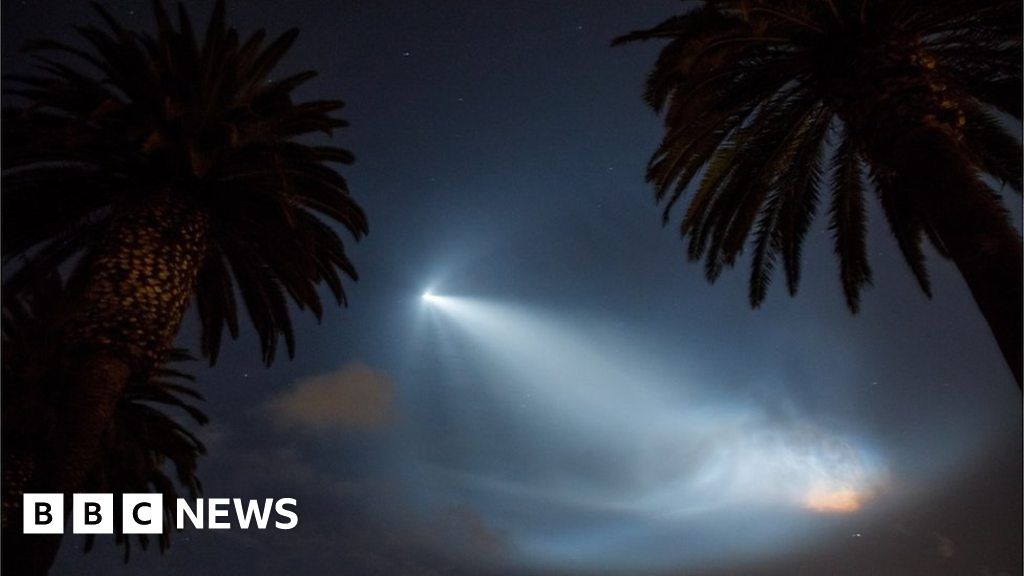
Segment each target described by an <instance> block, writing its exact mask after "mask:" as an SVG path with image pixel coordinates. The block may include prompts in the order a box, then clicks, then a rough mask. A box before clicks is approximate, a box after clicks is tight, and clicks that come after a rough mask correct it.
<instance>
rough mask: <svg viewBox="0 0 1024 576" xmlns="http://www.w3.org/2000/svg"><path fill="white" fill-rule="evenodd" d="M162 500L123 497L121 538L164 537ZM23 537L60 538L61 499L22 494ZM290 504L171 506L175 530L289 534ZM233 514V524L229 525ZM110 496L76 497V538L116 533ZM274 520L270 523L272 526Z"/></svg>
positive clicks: (216, 501) (220, 501)
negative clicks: (255, 529)
mask: <svg viewBox="0 0 1024 576" xmlns="http://www.w3.org/2000/svg"><path fill="white" fill-rule="evenodd" d="M163 499H164V497H163V494H122V495H121V518H120V521H121V532H122V533H123V534H160V533H162V532H163V531H164V503H163ZM22 503H23V505H24V507H23V508H22V510H23V511H24V513H23V514H22V516H23V521H22V531H23V532H24V533H25V534H63V533H64V495H63V494H25V495H24V498H23V500H22ZM297 505H298V502H297V501H296V500H295V499H294V498H281V499H279V500H276V501H275V500H274V499H273V498H265V499H263V500H262V501H261V500H242V499H241V498H207V499H205V500H204V499H203V498H198V499H197V500H196V502H195V504H194V505H190V504H189V503H188V501H186V500H185V499H184V498H178V499H177V501H176V502H175V514H174V516H175V528H177V529H178V530H182V529H184V528H185V526H186V524H190V525H191V527H192V528H195V529H199V530H202V529H207V528H208V529H211V530H225V529H230V528H234V527H235V525H237V526H238V528H241V529H243V530H247V529H249V527H250V526H252V527H255V528H257V529H259V530H266V529H267V528H270V527H273V528H275V529H277V530H291V529H292V528H295V527H296V526H298V524H299V516H298V514H296V512H295V507H296V506H297ZM232 512H234V519H235V523H234V524H233V523H232V522H231V516H232ZM115 514H116V512H115V511H114V495H113V494H74V495H72V506H71V531H72V532H74V533H75V534H113V533H114V520H115V518H114V516H115ZM272 519H273V520H274V521H273V522H271V520H272Z"/></svg>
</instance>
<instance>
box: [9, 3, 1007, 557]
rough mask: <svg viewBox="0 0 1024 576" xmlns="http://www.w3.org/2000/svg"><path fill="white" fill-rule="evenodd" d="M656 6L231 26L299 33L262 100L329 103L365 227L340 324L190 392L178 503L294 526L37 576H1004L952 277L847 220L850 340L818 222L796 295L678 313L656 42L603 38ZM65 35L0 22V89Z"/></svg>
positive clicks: (659, 8) (64, 21)
mask: <svg viewBox="0 0 1024 576" xmlns="http://www.w3.org/2000/svg"><path fill="white" fill-rule="evenodd" d="M105 5H107V6H108V7H109V9H110V10H111V11H112V12H113V13H115V14H117V15H119V16H120V17H121V18H122V19H123V21H124V22H125V23H127V24H131V25H132V26H146V27H149V26H150V25H151V16H150V9H149V5H148V3H146V2H109V3H105ZM188 6H189V7H190V9H191V12H192V14H193V17H194V19H196V20H198V21H201V22H205V19H206V17H207V15H208V13H209V8H210V5H209V3H207V2H196V3H189V4H188ZM680 9H682V4H680V3H679V2H675V1H653V0H651V1H645V2H599V1H597V0H593V1H581V2H549V1H543V0H537V1H522V0H515V1H507V2H480V1H463V2H457V1H451V2H440V1H438V2H413V1H401V2H382V1H373V2H368V1H367V2H355V1H351V2H350V1H337V2H312V1H309V2H288V1H280V0H279V1H270V0H259V1H246V2H241V1H236V2H233V3H229V18H230V21H231V22H233V23H234V25H235V26H236V27H237V28H238V29H239V30H240V31H241V32H243V33H246V32H251V31H253V30H255V29H256V28H260V27H267V28H268V29H269V31H271V32H281V31H284V30H285V29H286V28H287V27H290V26H292V25H295V26H298V27H299V28H300V29H301V34H300V37H299V41H298V43H297V45H296V46H295V48H293V50H292V52H291V54H290V56H289V57H288V58H287V59H286V60H285V62H284V64H283V65H282V66H281V67H280V69H279V74H281V75H283V74H286V73H290V72H295V71H299V70H305V69H314V70H317V71H319V72H320V77H319V78H317V79H316V80H315V81H313V82H311V83H309V84H307V85H306V86H304V87H303V89H302V90H303V91H302V92H301V94H300V95H301V96H304V97H307V98H311V97H320V98H341V99H343V100H345V101H346V102H347V104H348V106H347V108H346V109H345V111H344V112H343V116H344V117H345V118H346V119H347V120H349V121H350V122H351V124H352V126H351V128H349V129H345V130H342V131H341V132H339V133H338V134H336V136H335V141H336V142H338V143H340V144H341V145H343V146H345V147H347V148H350V149H351V150H353V151H354V152H355V154H356V156H357V158H358V161H357V163H356V164H355V165H354V166H353V167H351V168H347V169H345V170H343V173H344V174H345V176H346V177H347V178H348V179H349V182H350V185H351V189H352V191H353V195H354V196H355V197H356V199H357V200H358V201H359V202H360V203H361V204H362V206H363V207H364V208H365V210H366V211H367V214H368V216H369V219H370V235H369V237H368V238H367V239H366V240H364V241H363V242H361V243H359V244H355V243H352V242H350V243H349V252H350V254H351V256H352V259H353V260H354V262H355V264H356V266H357V268H358V270H359V272H360V276H361V279H360V281H359V282H358V284H350V285H349V288H348V293H349V300H350V305H349V308H348V309H345V310H343V311H342V310H339V311H337V313H330V314H327V315H326V318H325V319H324V321H323V323H322V324H320V325H317V324H316V322H315V321H314V320H313V319H312V318H311V317H309V316H296V317H295V319H296V330H297V333H298V353H297V355H296V358H295V359H294V360H293V361H291V362H287V361H285V360H284V359H281V358H279V359H278V361H277V362H276V363H275V364H274V365H273V367H272V368H271V369H266V368H264V367H263V366H262V365H261V364H260V362H259V354H258V345H257V342H256V340H255V338H254V337H253V335H252V331H248V332H246V333H245V334H244V335H243V337H242V338H240V339H239V340H238V341H237V342H233V343H229V344H228V345H226V350H225V351H224V352H223V353H222V358H221V360H220V361H219V363H218V364H217V366H216V367H214V368H212V369H210V368H206V367H204V366H203V365H201V364H199V363H196V364H195V365H193V366H191V369H192V370H193V371H194V372H195V373H196V374H197V375H198V377H199V384H200V389H201V390H202V391H203V393H204V394H205V395H206V398H207V402H206V406H205V409H206V411H207V412H208V413H209V414H210V416H211V419H212V422H211V424H209V425H208V426H206V427H205V428H203V429H202V431H201V435H202V437H203V438H204V440H205V441H206V442H207V443H208V445H209V448H210V454H209V455H208V456H207V457H205V458H204V459H203V460H202V461H201V463H200V470H199V473H200V477H201V478H202V480H203V484H204V488H205V495H206V496H207V497H211V496H212V497H218V496H221V497H242V498H249V497H252V498H256V497H259V498H263V497H273V498H280V497H295V498H297V499H298V502H299V506H298V513H299V526H298V528H296V529H295V530H291V531H275V530H268V531H262V532H260V531H255V530H248V531H243V530H238V529H235V530H228V531H219V532H215V531H209V530H206V531H186V532H184V533H180V534H175V535H174V536H173V538H172V545H171V548H170V550H169V551H168V553H167V554H165V555H164V556H162V557H161V556H160V555H159V554H158V553H156V552H155V551H149V552H146V553H139V554H133V557H132V560H131V562H130V564H128V565H127V566H125V567H122V565H121V560H120V551H119V550H118V549H117V548H115V546H114V545H113V543H112V540H109V539H108V540H103V539H101V540H100V541H99V542H98V544H97V546H96V549H95V550H94V551H93V552H91V553H90V554H88V555H86V556H83V554H82V552H81V545H82V543H83V542H82V541H81V537H76V536H70V535H69V536H67V537H66V538H65V545H64V547H63V549H62V551H61V555H60V557H59V559H58V561H57V566H56V568H55V569H54V571H53V573H54V574H110V573H115V574H119V573H126V574H147V575H149V574H152V575H156V574H183V573H188V574H196V575H199V576H205V575H223V574H247V575H250V576H256V575H262V574H267V575H270V574H273V575H279V574H282V573H284V574H291V575H296V576H298V575H306V574H353V575H355V574H456V575H460V574H481V573H489V572H493V573H501V574H591V573H593V574H598V573H600V574H608V573H610V574H619V573H622V574H648V573H650V574H662V573H664V574H688V575H719V574H722V575H724V574H754V573H756V574H767V575H773V574H779V575H782V574H830V575H853V574H906V575H916V574H921V575H926V574H927V575H944V574H950V575H952V574H956V575H977V576H982V575H985V576H992V575H996V574H1019V573H1020V572H1021V570H1022V560H1021V541H1022V525H1021V518H1022V514H1024V508H1022V498H1021V484H1022V465H1021V462H1022V458H1021V435H1022V434H1021V396H1020V392H1019V391H1018V389H1017V388H1016V386H1015V385H1014V380H1013V378H1012V376H1011V374H1010V372H1009V370H1008V369H1007V368H1006V366H1005V364H1004V362H1003V360H1002V357H1001V355H1000V354H999V351H998V349H997V348H996V345H995V343H994V341H993V339H992V338H991V336H990V334H989V333H988V329H987V327H986V325H985V323H984V321H983V319H982V317H981V314H980V313H979V312H978V311H977V309H976V307H975V305H974V303H973V301H972V299H971V297H970V295H969V293H968V291H967V288H966V286H965V285H964V284H963V282H962V280H961V279H960V277H959V276H958V274H957V273H956V270H955V269H954V268H953V266H952V265H951V264H950V263H948V262H946V261H942V260H940V259H939V258H938V256H937V255H936V254H934V253H930V254H929V256H930V258H929V264H930V270H931V272H932V276H933V291H934V297H933V298H932V299H931V300H929V299H927V298H926V297H925V296H924V295H922V294H921V292H920V290H919V289H918V288H917V286H916V284H915V282H914V280H913V278H912V276H911V275H910V274H909V272H908V271H907V270H906V265H905V264H904V263H903V261H902V258H901V256H900V255H899V252H898V250H897V249H896V246H895V243H894V242H893V240H892V239H891V237H890V234H889V231H888V229H887V226H886V225H885V224H884V218H883V217H882V215H881V213H880V211H879V209H878V207H877V206H873V207H872V208H871V211H870V215H869V217H870V219H871V224H870V230H869V244H870V246H869V248H870V255H871V256H872V266H873V268H874V271H875V281H874V287H873V288H872V289H871V290H869V291H867V292H866V293H865V294H864V296H863V302H862V306H861V312H860V313H859V314H858V315H857V316H851V315H850V313H849V312H848V311H847V308H846V306H845V304H844V302H843V299H842V291H841V289H840V286H839V280H838V270H837V266H836V263H835V261H834V259H833V255H832V244H831V238H830V236H829V233H828V231H827V230H826V228H825V222H824V219H823V218H821V217H819V218H818V219H817V220H816V222H815V227H814V229H813V230H812V232H811V233H810V234H809V235H808V245H807V247H806V249H805V251H804V258H805V262H804V281H803V283H802V286H801V289H800V293H799V294H798V296H797V297H796V298H790V297H789V296H788V295H787V294H786V292H785V289H784V286H782V285H781V284H782V283H781V282H778V283H777V284H776V285H775V286H774V287H773V289H772V290H771V291H770V294H769V297H768V299H767V301H766V302H765V304H764V305H763V307H762V308H761V309H759V310H750V309H749V307H748V305H747V298H746V281H747V272H746V268H745V266H746V261H745V260H744V261H743V262H741V263H740V264H739V266H738V267H737V269H736V270H732V271H727V272H725V273H724V274H723V276H722V277H721V278H720V279H719V281H718V282H717V283H716V284H715V285H714V286H711V285H708V284H707V282H706V281H705V280H704V277H703V271H702V269H701V267H700V266H699V265H693V264H690V263H688V262H687V260H686V256H685V251H684V246H683V244H682V242H681V241H680V239H679V238H678V234H677V231H676V230H675V229H674V228H673V227H671V226H670V227H668V228H662V227H661V225H660V210H659V208H658V207H657V206H656V205H655V203H654V199H653V194H652V192H651V190H650V189H649V187H648V186H647V185H646V184H645V183H644V180H643V172H644V166H645V163H646V160H647V158H648V156H649V154H650V152H651V151H652V150H653V147H654V146H655V145H656V143H657V141H658V139H659V137H660V130H661V129H660V121H659V119H658V118H657V117H656V116H655V114H654V113H653V112H652V111H650V110H649V109H648V108H646V106H645V105H644V104H643V102H642V100H641V98H640V94H641V90H642V83H643V79H644V75H645V72H646V70H647V68H648V66H649V65H650V64H651V63H652V62H653V59H654V57H655V55H656V53H657V50H658V49H659V46H658V45H657V44H656V43H650V44H645V45H632V46H627V47H623V48H615V49H612V48H610V47H609V42H610V40H611V39H612V38H613V37H615V36H617V35H619V34H622V33H625V32H628V31H631V30H634V29H637V28H644V27H649V26H651V25H654V24H656V23H658V22H660V21H661V20H663V19H664V18H666V17H667V16H669V15H671V14H674V13H676V12H678V11H679V10H680ZM91 20H93V17H92V15H91V12H90V10H89V8H88V5H87V4H85V3H84V2H77V1H74V2H72V1H65V2H46V1H42V0H29V1H20V2H19V1H13V0H12V1H9V2H8V1H5V2H4V4H3V67H4V71H5V72H11V71H14V70H17V69H20V68H21V67H23V66H24V65H25V59H24V57H23V56H21V55H19V54H17V52H16V48H17V47H18V46H19V45H21V44H22V43H23V42H24V41H25V40H27V39H28V38H31V37H37V36H46V37H56V38H68V37H69V33H70V30H71V26H72V25H75V24H81V23H84V22H86V21H91ZM1009 198H1010V201H1011V203H1012V204H1013V205H1014V207H1013V208H1012V211H1013V215H1014V220H1015V222H1017V224H1018V226H1019V225H1020V222H1021V211H1020V209H1019V204H1020V200H1019V197H1018V196H1016V195H1013V194H1011V195H1010V196H1009ZM819 216H820V214H819ZM427 290H430V291H431V292H432V293H433V294H436V295H438V296H442V298H439V299H436V300H434V301H433V302H429V301H425V300H424V299H422V298H421V294H423V293H424V291H427ZM190 322H191V321H190ZM179 343H180V344H181V345H183V346H191V347H192V348H193V349H194V348H195V347H196V345H197V344H198V337H197V334H196V330H195V327H194V324H193V323H190V324H189V325H186V327H185V328H184V329H183V331H182V333H181V334H180V336H179ZM136 552H138V551H137V550H136Z"/></svg>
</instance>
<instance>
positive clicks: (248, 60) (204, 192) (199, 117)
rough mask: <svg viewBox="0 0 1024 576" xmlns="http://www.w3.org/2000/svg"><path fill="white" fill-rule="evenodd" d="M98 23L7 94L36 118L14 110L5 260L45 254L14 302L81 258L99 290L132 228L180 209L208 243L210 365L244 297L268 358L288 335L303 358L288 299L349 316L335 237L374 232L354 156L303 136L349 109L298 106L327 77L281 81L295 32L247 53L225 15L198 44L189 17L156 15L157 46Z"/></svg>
mask: <svg viewBox="0 0 1024 576" xmlns="http://www.w3.org/2000/svg"><path fill="white" fill-rule="evenodd" d="M95 9H96V11H97V12H98V14H99V15H100V17H101V19H102V20H103V23H104V24H105V28H100V27H93V26H84V27H80V28H78V29H77V30H78V32H79V34H80V35H81V36H82V38H83V39H84V40H85V43H86V48H80V47H77V46H75V45H71V44H67V43H64V42H57V41H52V40H41V41H37V42H34V43H32V44H31V45H30V46H29V47H28V48H29V49H30V50H31V52H32V53H33V55H34V58H35V60H36V62H37V69H38V73H37V74H33V75H17V76H14V75H12V76H8V77H7V80H8V81H9V82H10V83H11V85H12V86H11V87H10V88H8V89H7V93H8V94H9V95H12V96H16V97H20V99H21V101H22V102H24V104H21V105H16V106H10V107H7V108H5V109H4V112H3V136H4V142H3V146H4V155H3V168H4V182H3V187H4V192H3V194H4V197H3V198H4V214H3V256H4V261H5V262H8V261H10V260H11V259H12V258H14V257H17V256H21V255H25V254H32V255H33V258H32V260H31V265H27V266H24V267H22V270H21V271H20V273H19V274H17V275H16V276H15V277H14V278H12V280H11V282H10V283H9V288H11V289H17V286H18V285H19V284H20V283H23V282H24V281H26V278H27V277H28V276H30V275H37V274H39V273H46V271H47V270H50V269H53V268H54V267H56V266H58V265H60V264H61V263H63V262H66V261H69V260H71V259H72V257H73V256H76V255H78V256H80V258H78V260H77V262H78V266H77V269H76V272H75V274H73V277H78V276H88V275H89V274H90V266H91V265H92V264H93V262H94V260H95V259H96V258H97V257H99V255H100V252H101V250H100V245H101V244H102V242H103V239H104V238H105V237H108V236H110V235H111V233H110V230H111V228H112V227H116V226H117V225H118V216H119V214H123V213H125V212H127V211H131V210H133V209H134V207H135V206H136V205H137V204H140V203H146V202H150V201H154V199H156V200H158V201H162V199H161V198H160V197H161V196H164V195H169V196H170V202H172V203H175V204H185V205H188V207H189V208H190V209H192V210H194V211H195V213H196V214H195V215H192V214H191V213H190V216H191V218H192V220H194V221H195V222H198V226H197V228H199V229H200V230H197V231H196V232H193V233H194V234H195V235H196V241H197V242H199V243H200V244H202V246H201V247H200V248H201V249H202V254H201V258H200V262H197V264H199V265H200V266H201V269H200V270H199V271H198V277H197V280H196V289H195V296H196V301H197V304H198V310H199V314H200V317H201V319H202V327H203V331H202V351H203V354H204V355H205V356H208V357H209V358H210V359H211V361H212V360H213V359H215V358H216V356H217V352H218V350H219V348H220V343H221V335H222V333H223V329H224V328H225V327H227V329H228V332H229V333H230V334H231V335H232V336H237V334H238V330H239V327H238V324H239V321H238V315H237V312H236V289H237V291H238V293H240V294H241V297H242V301H243V303H244V305H245V307H246V309H247V311H248V312H249V316H250V318H251V319H252V322H253V325H254V326H255V328H256V330H257V331H258V332H259V334H260V338H261V343H262V348H263V356H264V359H265V360H266V361H267V362H270V361H271V360H272V359H273V356H274V351H275V347H276V343H277V338H278V336H279V335H280V336H283V337H284V339H285V342H286V344H287V348H288V351H289V353H290V354H291V353H293V351H294V337H293V333H292V328H291V321H290V319H289V312H288V306H287V300H288V299H291V300H292V301H293V302H295V303H296V304H298V305H299V307H300V308H305V307H309V309H310V310H312V311H313V313H314V314H316V315H317V317H319V316H320V315H321V313H322V305H321V301H320V298H319V296H318V293H317V289H316V285H317V284H318V283H319V282H321V281H323V282H325V283H326V284H327V285H328V287H329V288H330V290H331V292H332V293H333V295H334V297H335V298H336V299H337V301H338V302H339V303H344V301H345V294H344V291H343V288H342V282H341V275H342V274H344V275H347V276H350V277H352V278H355V277H356V272H355V270H354V268H353V267H352V265H351V263H350V261H349V259H348V257H347V256H346V254H345V250H344V247H343V245H342V242H341V240H340V239H339V238H338V235H337V234H336V232H335V230H334V229H333V228H332V226H331V225H330V223H336V224H340V225H341V226H342V227H344V228H345V229H347V230H349V231H350V232H351V233H352V234H353V235H354V236H355V237H356V238H358V237H360V236H361V235H363V234H365V233H366V230H367V227H366V219H365V217H364V215H363V213H362V211H361V210H360V209H359V207H358V206H357V205H356V204H355V203H354V202H353V201H352V200H351V198H350V197H349V194H348V186H347V184H346V182H345V180H344V179H343V178H342V177H341V176H340V175H339V174H338V173H337V172H336V171H335V170H333V169H332V168H331V167H330V166H329V164H330V163H341V164H347V163H350V162H351V161H352V159H353V157H352V154H351V153H350V152H348V151H347V150H344V149H342V148H338V147H333V146H318V145H312V144H309V143H307V141H306V139H305V138H304V136H306V135H309V134H313V133H318V132H319V133H325V134H331V133H332V131H333V130H334V129H336V128H340V127H343V126H346V122H345V121H343V120H341V119H339V118H337V117H336V116H335V115H334V113H335V112H336V111H337V110H339V109H340V108H341V107H342V106H343V103H342V102H341V101H338V100H316V101H309V102H295V101H293V98H292V92H293V91H294V90H295V89H296V88H297V87H299V86H300V85H302V84H304V83H305V82H307V81H308V80H310V79H312V78H313V77H314V76H316V74H315V72H312V71H306V72H301V73H298V74H293V75H289V76H286V77H276V78H275V77H274V76H273V75H272V73H273V71H274V68H275V66H276V65H277V64H278V62H279V61H280V60H281V58H282V57H283V56H284V55H285V53H286V52H287V50H288V48H289V47H290V46H291V45H292V43H293V42H294V41H295V38H296V36H297V34H298V31H297V30H295V29H292V30H289V31H288V32H286V33H284V34H283V35H281V36H280V37H278V38H277V39H275V40H273V41H270V42H265V41H264V38H265V32H264V31H262V30H260V31H257V32H256V33H255V34H253V35H251V36H250V37H249V38H247V39H245V40H240V38H239V35H238V33H237V32H236V31H235V30H234V29H232V28H229V27H228V26H227V24H226V23H225V11H224V4H223V2H218V3H217V5H216V7H215V9H214V13H213V16H212V18H211V20H210V23H209V26H208V28H207V30H206V32H205V34H203V35H201V36H199V37H197V35H196V33H195V31H194V29H193V26H192V23H191V21H190V19H189V16H188V14H187V13H186V11H185V10H184V8H183V7H180V6H179V10H178V24H177V26H175V25H174V24H172V22H171V19H170V17H169V15H168V14H166V13H165V11H164V9H163V7H162V5H161V4H160V3H159V2H157V3H155V4H154V13H155V15H156V24H157V30H156V32H155V33H152V34H151V33H148V32H135V31H131V30H127V29H125V28H124V27H123V26H122V25H121V24H120V23H118V22H117V21H116V20H115V19H114V18H113V17H112V16H111V15H110V14H109V13H108V12H107V11H106V10H105V9H103V8H102V7H101V6H99V5H98V4H97V5H95ZM57 56H61V57H59V58H58V57H57ZM133 220H134V221H132V222H128V223H127V225H128V226H134V227H140V226H143V225H144V223H145V220H144V219H139V218H133ZM145 272H149V271H145ZM183 276H184V279H186V280H187V279H188V275H183ZM164 282H165V283H166V282H168V279H167V278H165V279H164ZM123 296H128V295H123ZM162 321H165V322H166V321H168V319H167V318H164V319H162Z"/></svg>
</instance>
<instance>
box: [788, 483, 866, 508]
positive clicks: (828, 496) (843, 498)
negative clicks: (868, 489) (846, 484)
mask: <svg viewBox="0 0 1024 576" xmlns="http://www.w3.org/2000/svg"><path fill="white" fill-rule="evenodd" d="M863 499H864V495H863V494H862V493H860V492H858V491H856V490H854V489H852V488H840V489H837V490H829V489H827V488H814V489H812V490H811V491H810V492H809V493H808V494H807V497H806V498H804V501H803V505H804V507H805V508H807V509H808V510H813V511H815V512H820V513H822V514H849V513H850V512H856V511H857V510H859V509H860V507H861V504H862V502H863Z"/></svg>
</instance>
